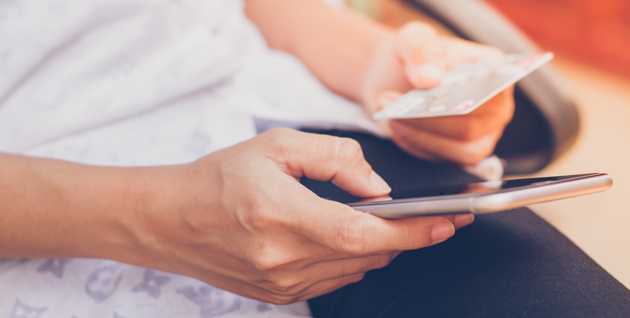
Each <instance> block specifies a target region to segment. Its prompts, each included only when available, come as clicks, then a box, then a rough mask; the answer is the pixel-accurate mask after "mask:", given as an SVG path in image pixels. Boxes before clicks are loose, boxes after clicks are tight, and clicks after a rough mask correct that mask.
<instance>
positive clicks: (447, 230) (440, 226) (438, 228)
mask: <svg viewBox="0 0 630 318" xmlns="http://www.w3.org/2000/svg"><path fill="white" fill-rule="evenodd" d="M453 234H455V227H454V226H453V223H451V222H448V221H441V222H439V223H436V224H434V225H433V227H432V228H431V240H433V244H437V243H440V242H443V241H446V240H447V239H448V238H449V237H451V236H453Z"/></svg>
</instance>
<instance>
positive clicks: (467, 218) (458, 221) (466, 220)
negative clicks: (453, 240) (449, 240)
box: [453, 213, 475, 229]
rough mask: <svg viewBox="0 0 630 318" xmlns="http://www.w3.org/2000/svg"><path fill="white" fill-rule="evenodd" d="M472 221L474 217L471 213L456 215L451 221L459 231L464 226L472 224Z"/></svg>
mask: <svg viewBox="0 0 630 318" xmlns="http://www.w3.org/2000/svg"><path fill="white" fill-rule="evenodd" d="M474 220H475V215H474V214H472V213H466V214H458V215H456V216H455V219H453V225H455V228H456V229H461V228H463V227H464V226H466V225H469V224H470V223H472V222H473V221H474Z"/></svg>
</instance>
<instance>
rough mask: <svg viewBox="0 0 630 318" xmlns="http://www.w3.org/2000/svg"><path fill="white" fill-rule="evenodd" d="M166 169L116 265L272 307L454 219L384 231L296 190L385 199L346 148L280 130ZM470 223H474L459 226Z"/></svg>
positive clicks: (357, 155)
mask: <svg viewBox="0 0 630 318" xmlns="http://www.w3.org/2000/svg"><path fill="white" fill-rule="evenodd" d="M168 169H169V171H163V172H160V173H158V174H155V180H158V181H156V184H158V183H162V182H163V180H169V181H168V183H169V185H168V186H167V187H161V191H160V193H161V198H160V199H159V200H156V203H157V205H156V207H155V208H152V209H150V210H148V211H147V213H146V214H143V215H142V217H141V218H139V219H136V220H134V222H133V223H131V224H130V226H131V227H132V228H133V229H134V231H135V238H136V240H137V244H134V246H135V250H134V253H129V254H125V255H127V256H129V255H133V256H132V258H131V259H129V258H127V257H123V259H119V260H121V261H124V262H129V263H135V264H138V265H143V266H148V267H154V268H158V269H162V270H166V271H170V272H175V273H180V274H184V275H188V276H192V277H195V278H198V279H200V280H202V281H205V282H208V283H210V284H212V285H214V286H217V287H219V288H223V289H226V290H228V291H232V292H234V293H237V294H241V295H244V296H247V297H250V298H255V299H259V300H263V301H267V302H273V303H290V302H294V301H299V300H304V299H309V298H312V297H315V296H318V295H321V294H324V293H327V292H329V291H332V290H334V289H337V288H339V287H342V286H344V285H346V284H350V283H353V282H356V281H359V280H361V278H362V277H363V275H364V273H365V272H366V271H368V270H371V269H375V268H381V267H383V266H385V265H387V264H388V263H389V262H390V261H391V260H392V259H393V258H394V257H396V255H398V254H399V253H400V251H403V250H410V249H417V248H421V247H425V246H429V245H432V244H436V243H438V242H441V241H443V240H446V239H447V238H449V237H450V236H451V235H453V234H454V231H455V227H454V226H453V222H454V221H453V218H452V217H422V218H409V219H401V220H385V219H381V218H378V217H374V216H371V215H368V214H365V213H362V212H357V211H355V210H353V209H352V208H350V207H348V206H346V205H344V204H340V203H337V202H333V201H328V200H325V199H322V198H319V197H318V196H317V195H315V194H314V193H312V192H311V191H310V190H308V189H306V188H305V187H304V186H302V185H301V184H300V183H299V182H298V180H299V179H300V178H301V177H303V176H306V177H309V178H313V179H317V180H330V179H332V181H333V182H334V183H335V184H336V185H338V186H339V187H341V188H343V189H344V190H347V191H349V192H350V193H352V194H354V195H356V196H361V197H371V196H378V195H384V194H387V193H388V192H389V191H390V189H389V187H388V186H387V184H386V183H385V182H384V181H383V180H382V179H381V178H380V177H379V176H378V175H377V174H376V173H375V172H374V171H372V168H371V167H370V165H369V164H368V163H367V162H366V161H365V160H364V158H363V155H362V151H361V148H360V146H359V145H358V143H357V142H356V141H354V140H351V139H345V138H337V137H331V136H323V135H313V134H307V133H302V132H296V131H292V130H288V129H279V130H273V131H270V132H268V133H265V134H262V135H259V136H257V137H255V138H253V139H251V140H249V141H246V142H243V143H241V144H238V145H236V146H233V147H230V148H227V149H224V150H220V151H218V152H216V153H213V154H211V155H209V156H207V157H205V158H203V159H201V160H199V161H197V162H194V163H192V164H190V165H186V166H178V167H171V168H168ZM165 173H166V174H165ZM158 201H159V202H158ZM470 222H472V215H465V216H460V217H459V219H457V220H456V221H455V223H456V224H457V225H458V226H463V225H466V224H468V223H470ZM119 255H120V254H119Z"/></svg>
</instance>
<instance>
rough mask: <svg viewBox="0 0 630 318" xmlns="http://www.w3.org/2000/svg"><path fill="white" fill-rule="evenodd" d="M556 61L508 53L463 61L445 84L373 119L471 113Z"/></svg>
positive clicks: (544, 55) (416, 91) (406, 97)
mask: <svg viewBox="0 0 630 318" xmlns="http://www.w3.org/2000/svg"><path fill="white" fill-rule="evenodd" d="M551 59H553V53H549V52H547V53H537V54H534V55H530V54H507V55H504V56H502V57H500V58H492V59H484V60H478V61H475V62H462V63H459V64H456V65H455V66H453V67H452V68H451V69H450V70H449V72H448V73H447V74H446V76H445V77H444V79H443V81H442V83H441V84H440V85H438V86H436V87H434V88H431V89H427V90H420V89H414V90H411V91H409V92H408V93H406V94H404V95H403V96H401V97H400V98H398V99H397V100H395V101H394V102H392V103H391V104H389V105H388V106H387V107H385V108H383V109H382V110H380V111H379V112H377V113H376V114H374V116H373V118H374V119H401V118H422V117H439V116H453V115H463V114H468V113H470V112H472V111H473V110H475V109H476V108H477V107H479V106H481V105H482V104H483V103H485V102H486V101H488V100H489V99H491V98H492V97H494V96H495V95H497V94H499V93H500V92H501V91H503V90H505V89H506V88H508V87H509V86H510V85H512V84H514V83H516V82H517V81H518V80H520V79H521V78H523V77H525V76H526V75H527V74H529V73H531V72H532V71H534V70H536V69H537V68H539V67H541V66H542V65H544V64H545V63H547V62H549V61H551Z"/></svg>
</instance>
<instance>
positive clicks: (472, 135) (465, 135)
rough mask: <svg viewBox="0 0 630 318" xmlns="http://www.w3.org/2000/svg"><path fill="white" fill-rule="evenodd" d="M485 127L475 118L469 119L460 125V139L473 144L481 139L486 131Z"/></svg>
mask: <svg viewBox="0 0 630 318" xmlns="http://www.w3.org/2000/svg"><path fill="white" fill-rule="evenodd" d="M484 128H485V127H484V125H483V124H482V123H481V122H480V121H479V120H476V119H475V118H469V119H467V120H464V121H462V122H461V123H460V126H459V130H460V133H459V139H460V140H461V141H465V142H471V141H474V140H477V139H479V138H480V137H481V136H482V135H483V133H484V132H485V131H484Z"/></svg>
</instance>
